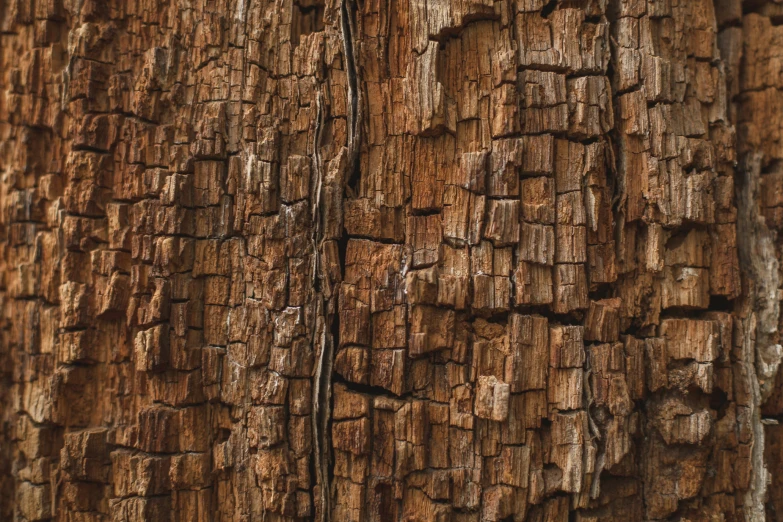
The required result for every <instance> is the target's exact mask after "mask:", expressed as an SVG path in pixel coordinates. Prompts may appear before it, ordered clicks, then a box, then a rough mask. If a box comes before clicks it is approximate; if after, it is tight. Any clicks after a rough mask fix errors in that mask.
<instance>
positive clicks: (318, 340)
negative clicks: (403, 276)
mask: <svg viewBox="0 0 783 522" xmlns="http://www.w3.org/2000/svg"><path fill="white" fill-rule="evenodd" d="M349 1H350V0H343V1H342V3H341V5H340V30H341V31H340V38H341V40H342V43H343V56H344V59H345V71H346V76H347V79H348V88H347V97H348V100H347V102H348V103H347V107H348V115H347V117H348V137H347V143H346V148H347V153H348V154H347V158H348V161H347V162H345V163H344V164H342V165H340V167H338V168H342V169H344V172H343V173H342V174H343V175H342V179H343V180H347V179H349V177H353V176H355V175H356V173H358V171H359V143H360V137H361V130H360V128H359V122H360V121H361V104H360V99H359V89H358V81H357V74H356V60H355V55H354V42H353V32H354V22H353V19H352V17H351V10H352V9H353V8H354V6H353V4H351V5H349ZM316 101H317V116H316V129H315V137H314V139H315V146H314V150H313V165H314V169H313V171H314V174H313V175H314V183H313V187H314V189H315V193H314V200H313V207H312V215H313V225H314V232H313V239H312V241H313V250H314V259H313V281H312V284H313V288H314V290H315V292H316V306H315V316H316V318H315V321H314V325H315V328H314V331H313V350H314V352H315V353H316V354H318V361H317V365H316V371H315V382H314V386H315V389H314V392H313V417H312V422H313V432H314V460H315V461H316V465H315V468H316V469H315V473H316V480H317V484H318V487H317V493H315V496H316V497H317V498H316V502H317V503H318V509H317V512H316V517H315V518H316V519H317V520H318V521H320V522H327V521H329V520H331V511H332V507H331V471H330V470H331V464H332V459H331V444H330V437H329V432H330V426H331V400H332V371H333V365H334V350H335V345H336V344H338V343H339V341H337V339H338V338H339V311H338V310H337V309H336V306H334V304H335V301H336V300H337V292H335V291H334V290H335V289H334V288H331V289H330V291H329V298H328V301H327V298H326V297H325V295H324V291H325V290H326V288H325V287H324V285H322V284H321V283H322V281H324V280H327V279H328V277H329V274H328V272H329V270H328V268H329V267H327V266H325V265H326V263H328V262H329V260H324V259H322V256H323V255H324V244H323V243H324V241H325V239H326V238H325V237H324V230H325V229H326V228H327V227H326V226H325V223H323V219H324V213H323V212H322V210H321V208H320V207H321V195H322V194H321V193H322V191H323V176H324V165H323V160H322V158H321V156H320V151H319V147H320V142H321V138H322V128H323V125H324V115H323V94H322V92H321V91H320V90H319V92H318V95H317V99H316ZM330 168H331V167H330ZM349 172H350V173H351V175H350V176H349ZM342 188H343V190H344V187H342ZM344 197H345V193H344V191H343V192H342V196H341V198H344ZM342 234H343V235H345V231H344V230H343V232H342ZM331 239H335V238H334V237H332V238H331ZM336 239H337V241H338V250H341V251H342V253H341V255H340V259H339V263H340V277H341V279H342V277H344V275H345V256H344V244H345V239H344V238H343V237H338V238H336ZM332 261H333V260H332ZM326 284H327V285H329V282H328V281H326ZM329 286H331V285H329Z"/></svg>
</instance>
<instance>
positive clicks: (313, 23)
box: [291, 0, 326, 47]
mask: <svg viewBox="0 0 783 522" xmlns="http://www.w3.org/2000/svg"><path fill="white" fill-rule="evenodd" d="M325 8H326V3H325V2H324V0H298V1H296V2H294V5H293V9H292V13H291V44H292V45H293V46H294V47H296V46H297V45H299V42H300V41H301V39H302V36H306V35H308V34H311V33H318V32H321V31H323V30H324V27H325V26H324V9H325Z"/></svg>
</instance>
